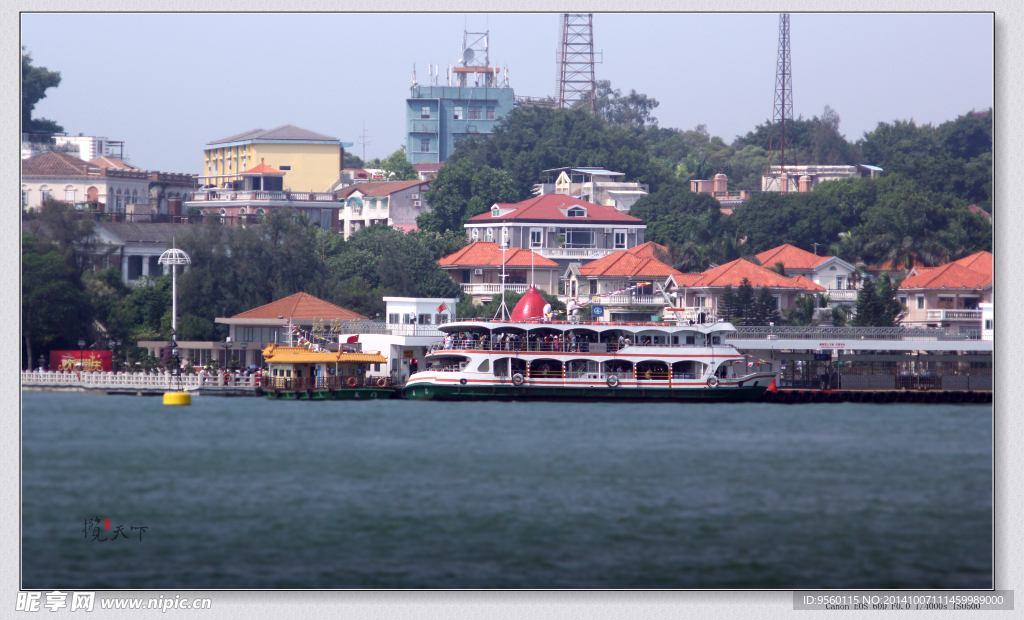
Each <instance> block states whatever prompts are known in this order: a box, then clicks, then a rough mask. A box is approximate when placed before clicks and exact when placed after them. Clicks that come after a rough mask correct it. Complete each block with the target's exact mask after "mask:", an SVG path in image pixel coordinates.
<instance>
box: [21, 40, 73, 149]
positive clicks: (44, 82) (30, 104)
mask: <svg viewBox="0 0 1024 620" xmlns="http://www.w3.org/2000/svg"><path fill="white" fill-rule="evenodd" d="M58 85H60V71H50V70H49V69H47V68H46V67H37V66H34V65H33V64H32V54H30V53H29V52H28V51H27V50H26V49H25V47H24V46H22V48H21V130H22V131H24V132H34V133H59V132H62V131H64V128H63V127H61V126H60V125H58V124H57V123H56V122H54V121H51V120H49V119H45V118H32V112H33V111H34V110H35V107H36V104H37V103H39V102H40V101H41V100H42V99H43V98H45V97H46V91H47V90H49V89H51V88H56V87H57V86H58Z"/></svg>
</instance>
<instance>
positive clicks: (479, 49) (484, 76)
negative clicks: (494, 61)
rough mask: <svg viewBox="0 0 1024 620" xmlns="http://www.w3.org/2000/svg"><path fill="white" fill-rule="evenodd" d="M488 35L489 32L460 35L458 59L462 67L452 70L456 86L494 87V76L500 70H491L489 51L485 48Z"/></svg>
mask: <svg viewBox="0 0 1024 620" xmlns="http://www.w3.org/2000/svg"><path fill="white" fill-rule="evenodd" d="M489 34H490V31H487V32H468V31H464V32H463V33H462V56H461V58H460V59H459V62H460V63H461V65H462V66H460V67H455V68H454V69H453V70H452V72H453V73H454V74H455V81H456V84H455V85H456V86H483V87H486V88H494V87H495V82H496V76H497V74H498V73H499V71H500V70H499V69H494V68H491V57H490V51H489V50H488V47H487V38H488V35H489ZM470 75H472V76H473V83H472V84H471V83H469V82H470V78H469V76H470Z"/></svg>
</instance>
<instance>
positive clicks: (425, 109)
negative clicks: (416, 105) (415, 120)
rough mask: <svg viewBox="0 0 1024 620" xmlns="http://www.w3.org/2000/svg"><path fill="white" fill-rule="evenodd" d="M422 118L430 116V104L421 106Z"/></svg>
mask: <svg viewBox="0 0 1024 620" xmlns="http://www.w3.org/2000/svg"><path fill="white" fill-rule="evenodd" d="M420 118H430V106H423V107H422V108H420Z"/></svg>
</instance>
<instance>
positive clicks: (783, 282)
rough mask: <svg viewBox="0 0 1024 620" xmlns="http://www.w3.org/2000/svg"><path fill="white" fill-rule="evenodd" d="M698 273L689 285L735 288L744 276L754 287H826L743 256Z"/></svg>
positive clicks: (821, 288)
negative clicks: (772, 268)
mask: <svg viewBox="0 0 1024 620" xmlns="http://www.w3.org/2000/svg"><path fill="white" fill-rule="evenodd" d="M698 275H700V277H699V278H697V279H696V280H694V282H693V284H689V285H688V286H696V287H700V288H714V287H725V286H728V285H730V284H731V285H732V286H733V287H734V288H735V287H737V286H739V285H740V284H742V283H743V278H746V279H747V280H749V281H750V284H751V286H753V287H754V288H761V287H762V286H767V287H770V288H789V289H802V290H807V291H824V290H825V287H823V286H821V285H819V284H815V283H814V282H811V281H810V280H808V279H807V278H804V277H802V276H797V277H795V278H787V277H785V276H780V275H779V274H777V273H775V272H774V271H772V270H771V269H765V268H764V267H761V266H760V265H755V264H754V263H752V262H750V261H748V260H744V259H742V258H737V259H736V260H734V261H732V262H729V263H726V264H724V265H719V266H718V267H715V268H713V269H708V270H707V271H705V272H704V273H701V274H698Z"/></svg>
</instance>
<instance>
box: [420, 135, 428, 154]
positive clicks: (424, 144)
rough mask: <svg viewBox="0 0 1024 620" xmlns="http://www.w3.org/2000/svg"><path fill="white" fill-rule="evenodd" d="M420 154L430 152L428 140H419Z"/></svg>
mask: <svg viewBox="0 0 1024 620" xmlns="http://www.w3.org/2000/svg"><path fill="white" fill-rule="evenodd" d="M420 152H422V153H429V152H430V138H422V139H421V140H420Z"/></svg>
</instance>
